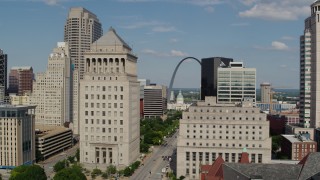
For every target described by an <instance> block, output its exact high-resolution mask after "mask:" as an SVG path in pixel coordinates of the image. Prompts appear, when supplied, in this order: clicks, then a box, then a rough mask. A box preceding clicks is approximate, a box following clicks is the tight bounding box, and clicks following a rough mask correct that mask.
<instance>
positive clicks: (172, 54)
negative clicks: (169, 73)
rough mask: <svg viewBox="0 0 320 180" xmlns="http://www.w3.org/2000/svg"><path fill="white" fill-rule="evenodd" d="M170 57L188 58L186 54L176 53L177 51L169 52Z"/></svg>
mask: <svg viewBox="0 0 320 180" xmlns="http://www.w3.org/2000/svg"><path fill="white" fill-rule="evenodd" d="M170 55H171V56H174V57H184V56H188V54H187V53H184V52H182V51H177V50H171V52H170Z"/></svg>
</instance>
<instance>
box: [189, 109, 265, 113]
mask: <svg viewBox="0 0 320 180" xmlns="http://www.w3.org/2000/svg"><path fill="white" fill-rule="evenodd" d="M190 112H211V113H229V112H230V113H231V112H232V113H237V114H238V113H259V112H260V109H256V110H254V109H253V110H243V109H233V110H230V109H206V110H204V109H197V108H194V109H193V110H190Z"/></svg>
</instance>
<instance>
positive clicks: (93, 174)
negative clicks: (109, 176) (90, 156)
mask: <svg viewBox="0 0 320 180" xmlns="http://www.w3.org/2000/svg"><path fill="white" fill-rule="evenodd" d="M101 174H102V171H101V170H100V169H97V168H95V169H93V170H92V172H91V177H92V179H94V178H96V177H97V176H99V175H101Z"/></svg>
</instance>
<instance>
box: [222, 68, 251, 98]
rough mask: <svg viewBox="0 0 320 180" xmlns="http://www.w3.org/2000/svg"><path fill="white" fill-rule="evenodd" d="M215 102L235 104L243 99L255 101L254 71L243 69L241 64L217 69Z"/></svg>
mask: <svg viewBox="0 0 320 180" xmlns="http://www.w3.org/2000/svg"><path fill="white" fill-rule="evenodd" d="M217 82H218V83H217V84H218V87H217V102H218V103H236V102H241V100H242V99H243V98H245V97H251V98H253V99H254V102H255V100H256V69H255V68H245V67H244V66H243V63H242V62H231V63H230V66H228V67H220V68H218V79H217Z"/></svg>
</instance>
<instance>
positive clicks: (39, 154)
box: [36, 149, 44, 162]
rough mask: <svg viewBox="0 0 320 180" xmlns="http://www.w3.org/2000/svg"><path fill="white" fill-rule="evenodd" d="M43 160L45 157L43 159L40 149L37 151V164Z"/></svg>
mask: <svg viewBox="0 0 320 180" xmlns="http://www.w3.org/2000/svg"><path fill="white" fill-rule="evenodd" d="M43 158H44V157H43V155H42V153H41V152H40V151H39V150H38V149H36V162H39V161H42V160H43Z"/></svg>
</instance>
